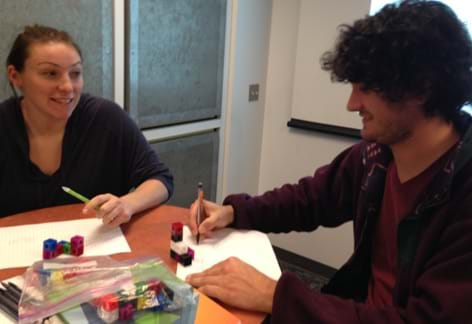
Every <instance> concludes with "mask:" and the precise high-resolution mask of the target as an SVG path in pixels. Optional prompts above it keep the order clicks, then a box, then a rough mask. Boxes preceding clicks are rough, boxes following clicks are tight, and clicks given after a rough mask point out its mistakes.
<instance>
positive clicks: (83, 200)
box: [62, 186, 90, 203]
mask: <svg viewBox="0 0 472 324" xmlns="http://www.w3.org/2000/svg"><path fill="white" fill-rule="evenodd" d="M62 190H64V191H65V192H67V193H68V194H69V195H71V196H73V197H75V198H77V199H79V200H80V201H82V202H84V203H88V202H89V201H90V199H88V198H86V197H84V196H82V195H81V194H79V193H78V192H75V191H74V190H72V189H71V188H69V187H64V186H63V187H62Z"/></svg>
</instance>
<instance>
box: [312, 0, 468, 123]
mask: <svg viewBox="0 0 472 324" xmlns="http://www.w3.org/2000/svg"><path fill="white" fill-rule="evenodd" d="M339 28H340V35H339V37H338V40H337V43H336V45H335V48H334V49H333V50H332V51H329V52H326V53H324V54H323V56H322V57H321V65H322V68H323V70H326V71H329V72H330V73H331V80H332V81H338V82H351V83H360V84H361V85H362V87H363V89H365V90H372V91H376V92H378V93H379V94H381V95H382V96H383V97H384V98H386V100H388V101H390V102H400V101H402V100H404V99H407V98H422V99H423V100H424V105H423V109H424V112H425V115H427V116H440V117H442V118H444V119H445V120H448V121H450V120H454V118H455V117H456V116H457V115H458V112H459V111H460V109H461V108H462V107H463V106H464V105H466V104H470V103H472V41H471V38H470V35H469V33H468V31H467V29H466V27H465V25H464V23H462V22H461V21H460V20H459V19H458V18H457V16H456V15H455V13H454V12H453V11H452V10H451V9H450V8H449V7H448V6H446V5H445V4H443V3H440V2H437V1H418V0H406V1H403V2H401V3H400V4H389V5H386V6H385V7H383V8H382V9H381V10H380V11H379V12H378V13H377V14H375V15H374V16H367V17H365V18H364V19H359V20H357V21H355V22H354V23H353V24H352V25H341V26H340V27H339Z"/></svg>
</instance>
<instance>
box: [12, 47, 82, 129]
mask: <svg viewBox="0 0 472 324" xmlns="http://www.w3.org/2000/svg"><path fill="white" fill-rule="evenodd" d="M8 76H9V78H10V81H11V82H12V83H13V85H14V86H15V87H17V88H18V89H20V90H21V92H22V94H23V96H24V98H23V103H22V107H23V109H28V113H30V114H34V115H35V116H38V117H40V118H45V119H47V120H62V121H64V120H67V119H68V118H69V117H70V115H71V114H72V112H73V111H74V109H75V107H76V106H77V103H78V102H79V99H80V94H81V93H82V88H83V84H84V81H83V78H82V60H81V58H80V55H79V53H78V52H77V51H76V50H75V48H74V47H73V46H72V45H69V44H67V43H61V42H48V43H33V44H32V45H30V47H29V48H28V57H27V59H26V61H25V64H24V68H23V71H21V72H19V71H16V70H15V68H14V67H13V66H9V67H8Z"/></svg>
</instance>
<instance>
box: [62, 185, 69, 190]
mask: <svg viewBox="0 0 472 324" xmlns="http://www.w3.org/2000/svg"><path fill="white" fill-rule="evenodd" d="M62 190H64V191H67V190H70V189H69V187H65V186H62Z"/></svg>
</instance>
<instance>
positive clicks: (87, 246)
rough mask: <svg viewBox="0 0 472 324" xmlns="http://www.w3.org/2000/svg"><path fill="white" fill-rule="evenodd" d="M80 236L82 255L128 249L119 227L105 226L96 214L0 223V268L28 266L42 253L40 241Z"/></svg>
mask: <svg viewBox="0 0 472 324" xmlns="http://www.w3.org/2000/svg"><path fill="white" fill-rule="evenodd" d="M74 235H81V236H83V237H84V254H83V255H84V256H95V255H110V254H115V253H121V252H130V251H131V249H130V247H129V245H128V242H127V241H126V238H125V237H124V235H123V232H122V231H121V229H120V228H108V227H106V226H104V225H103V224H102V221H101V220H100V219H97V218H86V219H79V220H71V221H64V222H51V223H42V224H34V225H21V226H9V227H0V247H1V248H0V269H5V268H14V267H25V266H30V265H31V264H33V263H34V262H35V261H38V260H41V259H42V257H43V241H44V240H46V239H48V238H53V239H55V240H57V241H62V240H65V241H69V240H70V238H71V237H72V236H74Z"/></svg>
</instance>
